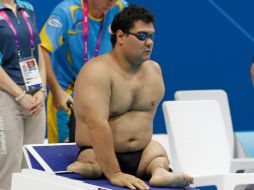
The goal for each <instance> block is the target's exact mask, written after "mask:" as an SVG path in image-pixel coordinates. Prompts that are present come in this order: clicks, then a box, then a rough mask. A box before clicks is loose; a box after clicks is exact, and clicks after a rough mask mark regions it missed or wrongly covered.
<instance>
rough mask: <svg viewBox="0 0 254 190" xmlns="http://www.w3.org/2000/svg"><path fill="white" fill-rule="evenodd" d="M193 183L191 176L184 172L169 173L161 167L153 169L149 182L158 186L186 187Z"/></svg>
mask: <svg viewBox="0 0 254 190" xmlns="http://www.w3.org/2000/svg"><path fill="white" fill-rule="evenodd" d="M192 183H193V178H192V177H190V176H189V175H187V174H184V173H178V172H175V173H171V172H168V171H167V170H165V169H163V168H158V169H156V170H155V171H154V173H153V175H152V177H151V179H150V181H149V184H150V185H151V186H158V187H180V188H182V187H188V186H189V185H190V184H192Z"/></svg>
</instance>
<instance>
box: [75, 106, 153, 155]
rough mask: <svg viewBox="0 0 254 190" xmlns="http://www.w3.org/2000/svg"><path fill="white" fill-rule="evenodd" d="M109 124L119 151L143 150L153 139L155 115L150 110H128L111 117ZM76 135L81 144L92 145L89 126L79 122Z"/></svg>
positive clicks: (116, 148)
mask: <svg viewBox="0 0 254 190" xmlns="http://www.w3.org/2000/svg"><path fill="white" fill-rule="evenodd" d="M109 124H110V127H111V129H112V134H113V139H114V147H115V151H116V152H118V153H124V152H135V151H139V150H143V149H144V148H145V147H146V146H147V145H148V144H149V142H150V141H151V138H152V132H153V115H152V114H151V113H149V112H136V111H135V112H127V113H124V114H122V115H119V116H116V117H112V118H110V120H109ZM76 137H78V138H76V140H77V141H76V143H77V144H78V145H79V146H92V144H91V138H90V136H89V130H88V128H87V126H85V125H84V124H83V125H82V124H80V123H79V122H78V123H77V130H76Z"/></svg>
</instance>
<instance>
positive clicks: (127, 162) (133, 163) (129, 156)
mask: <svg viewBox="0 0 254 190" xmlns="http://www.w3.org/2000/svg"><path fill="white" fill-rule="evenodd" d="M79 148H80V150H79V153H78V155H79V154H80V153H81V152H82V151H83V150H87V149H92V147H91V146H82V147H79ZM142 152H143V150H139V151H135V152H128V153H116V158H117V160H118V162H119V165H120V168H121V171H122V172H124V173H128V174H131V175H136V172H137V169H138V166H139V162H140V159H141V155H142Z"/></svg>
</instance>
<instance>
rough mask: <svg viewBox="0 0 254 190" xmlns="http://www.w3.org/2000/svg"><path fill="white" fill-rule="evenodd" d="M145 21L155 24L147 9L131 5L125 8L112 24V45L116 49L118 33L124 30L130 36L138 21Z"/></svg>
mask: <svg viewBox="0 0 254 190" xmlns="http://www.w3.org/2000/svg"><path fill="white" fill-rule="evenodd" d="M139 20H141V21H143V22H144V23H147V24H148V23H153V24H154V16H153V14H152V13H150V12H149V11H148V10H147V9H145V8H143V7H139V6H137V5H133V4H132V5H129V6H128V7H125V8H124V9H123V10H122V11H121V12H120V13H118V14H117V15H116V16H115V18H114V19H113V22H112V24H111V32H112V34H111V38H110V40H111V43H112V46H113V47H115V44H116V32H117V31H118V30H122V31H123V32H124V33H126V34H128V32H129V31H130V29H131V28H132V27H134V24H135V22H136V21H139Z"/></svg>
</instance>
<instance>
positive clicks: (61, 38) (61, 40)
mask: <svg viewBox="0 0 254 190" xmlns="http://www.w3.org/2000/svg"><path fill="white" fill-rule="evenodd" d="M58 44H59V46H62V45H63V36H61V37H60V38H59V40H58Z"/></svg>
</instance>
